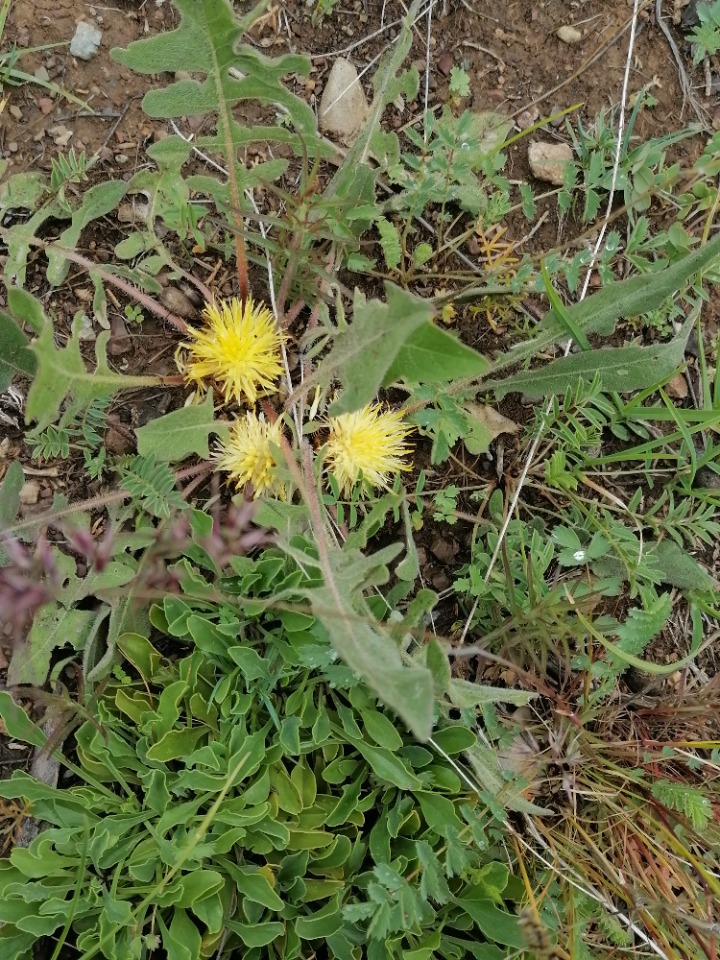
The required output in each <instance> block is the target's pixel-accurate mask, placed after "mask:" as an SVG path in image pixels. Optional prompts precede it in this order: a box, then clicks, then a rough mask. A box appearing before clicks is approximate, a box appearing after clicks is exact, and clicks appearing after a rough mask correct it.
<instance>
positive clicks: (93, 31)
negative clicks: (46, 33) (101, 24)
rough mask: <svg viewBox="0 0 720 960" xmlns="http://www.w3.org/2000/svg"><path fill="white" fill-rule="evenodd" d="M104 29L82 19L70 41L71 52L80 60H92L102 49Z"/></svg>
mask: <svg viewBox="0 0 720 960" xmlns="http://www.w3.org/2000/svg"><path fill="white" fill-rule="evenodd" d="M101 40H102V30H99V29H98V28H97V27H96V26H95V25H94V24H92V23H85V21H84V20H81V21H80V23H79V24H78V25H77V29H76V30H75V36H74V37H73V38H72V40H71V41H70V53H71V54H72V55H73V57H77V58H78V60H92V58H93V57H94V56H95V54H96V53H97V52H98V50H99V49H100V41H101Z"/></svg>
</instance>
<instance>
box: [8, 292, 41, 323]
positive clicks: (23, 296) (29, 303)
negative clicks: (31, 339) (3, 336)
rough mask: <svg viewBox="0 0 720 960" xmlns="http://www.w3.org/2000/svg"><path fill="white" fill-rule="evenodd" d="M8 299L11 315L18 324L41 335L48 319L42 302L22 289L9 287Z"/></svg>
mask: <svg viewBox="0 0 720 960" xmlns="http://www.w3.org/2000/svg"><path fill="white" fill-rule="evenodd" d="M7 298H8V307H9V308H10V313H12V315H13V317H15V319H16V320H17V321H18V323H19V324H22V325H23V326H27V327H30V329H31V330H32V331H33V333H41V332H42V330H43V329H44V328H45V325H46V323H47V319H46V317H45V311H44V310H43V305H42V304H41V303H40V301H39V300H38V299H37V298H36V297H34V296H33V295H32V294H31V293H28V291H27V290H23V289H22V288H21V287H9V288H8V292H7Z"/></svg>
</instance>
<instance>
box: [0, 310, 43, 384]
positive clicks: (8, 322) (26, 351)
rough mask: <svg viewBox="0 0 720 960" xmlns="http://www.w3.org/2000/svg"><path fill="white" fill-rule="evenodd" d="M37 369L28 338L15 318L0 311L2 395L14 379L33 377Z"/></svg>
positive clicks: (0, 379)
mask: <svg viewBox="0 0 720 960" xmlns="http://www.w3.org/2000/svg"><path fill="white" fill-rule="evenodd" d="M35 368H36V362H35V356H34V355H33V353H32V350H30V348H29V346H28V341H27V337H26V336H25V334H24V333H23V332H22V330H21V329H20V327H18V325H17V323H15V321H14V320H13V318H12V317H11V316H10V315H9V314H8V313H5V311H4V310H0V393H4V392H5V390H7V388H8V387H9V386H10V384H11V382H12V379H13V377H15V376H18V375H20V376H26V377H31V376H32V375H33V374H34V373H35Z"/></svg>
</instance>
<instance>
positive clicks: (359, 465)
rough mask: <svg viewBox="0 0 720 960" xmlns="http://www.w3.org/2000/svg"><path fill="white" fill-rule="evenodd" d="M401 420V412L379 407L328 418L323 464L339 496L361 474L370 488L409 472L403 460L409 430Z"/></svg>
mask: <svg viewBox="0 0 720 960" xmlns="http://www.w3.org/2000/svg"><path fill="white" fill-rule="evenodd" d="M402 418H403V415H402V413H398V412H395V411H393V410H383V408H382V407H381V406H380V405H379V404H368V405H367V406H366V407H363V408H362V409H361V410H356V411H355V412H354V413H343V414H340V416H339V417H330V419H329V421H328V425H329V427H330V437H329V439H328V442H327V461H328V465H329V467H330V470H331V471H332V473H333V474H334V475H335V479H336V480H337V482H338V484H339V485H340V489H341V491H342V493H343V494H345V495H348V494H349V493H350V492H351V490H352V488H353V487H354V486H355V484H356V483H357V482H358V480H359V479H360V477H361V475H362V478H363V480H365V481H366V482H367V483H368V484H369V485H370V486H372V487H387V486H388V481H389V479H390V477H391V476H392V475H393V474H396V473H397V472H398V471H400V470H409V469H410V466H409V464H407V463H405V462H404V460H403V458H404V457H406V456H407V455H408V454H409V453H410V452H411V449H412V448H411V447H410V445H409V444H408V443H407V442H406V439H405V438H406V437H407V435H408V434H409V433H412V430H413V427H411V426H408V425H407V424H405V423H403V422H402Z"/></svg>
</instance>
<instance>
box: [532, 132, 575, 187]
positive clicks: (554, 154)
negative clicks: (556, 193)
mask: <svg viewBox="0 0 720 960" xmlns="http://www.w3.org/2000/svg"><path fill="white" fill-rule="evenodd" d="M572 158H573V152H572V150H571V148H570V147H569V146H568V145H567V144H566V143H531V144H530V146H529V147H528V161H529V163H530V170H531V172H532V175H533V176H534V177H537V179H538V180H543V181H544V182H545V183H554V184H555V186H558V187H561V186H562V183H563V176H564V174H565V164H566V163H569V162H570V161H571V160H572Z"/></svg>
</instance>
